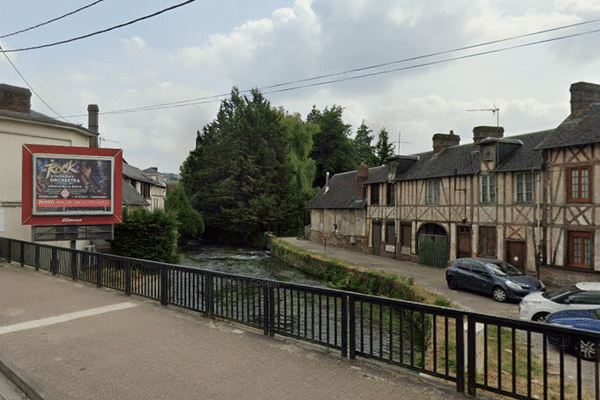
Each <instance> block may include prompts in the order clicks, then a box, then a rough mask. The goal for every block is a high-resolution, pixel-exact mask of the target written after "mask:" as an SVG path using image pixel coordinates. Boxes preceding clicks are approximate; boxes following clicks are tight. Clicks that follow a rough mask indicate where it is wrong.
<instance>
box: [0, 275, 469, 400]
mask: <svg viewBox="0 0 600 400" xmlns="http://www.w3.org/2000/svg"><path fill="white" fill-rule="evenodd" d="M0 293H1V294H2V295H1V296H0V337H1V340H0V361H2V362H3V363H5V364H6V365H8V366H9V367H10V368H11V369H12V370H13V372H15V373H16V374H17V375H18V376H19V377H20V378H21V379H22V380H23V381H25V382H26V383H27V384H28V385H29V386H30V387H31V388H32V389H33V391H34V392H35V393H37V394H38V395H39V396H40V397H41V398H43V399H46V400H68V399H301V398H302V399H405V400H413V399H414V400H417V399H418V400H426V399H445V400H453V399H463V400H464V399H469V397H468V396H465V395H463V394H461V393H457V392H456V389H455V387H454V386H452V385H450V384H447V383H445V382H439V381H437V380H433V379H432V378H428V377H422V376H419V375H415V374H412V373H410V372H407V371H404V370H401V369H399V368H396V367H393V366H386V365H380V364H376V363H371V362H368V361H362V360H355V361H351V360H348V359H343V358H342V357H341V356H340V355H338V354H337V353H333V354H332V353H331V351H328V350H325V349H323V348H319V347H313V346H311V345H308V344H304V343H301V342H297V341H294V340H288V339H285V338H281V337H275V338H270V337H266V336H263V335H262V333H260V332H256V331H253V330H252V329H250V328H246V327H240V326H233V325H231V324H227V323H224V322H219V321H215V320H211V319H207V318H203V317H202V316H201V315H199V314H197V313H191V312H187V311H184V310H181V309H178V308H176V307H163V306H160V305H159V304H158V303H157V302H155V301H151V300H146V299H143V298H139V297H135V296H133V297H127V296H125V295H123V294H122V293H119V292H115V291H112V290H109V289H98V288H96V287H94V286H93V285H87V284H82V283H80V282H74V281H72V280H70V279H66V278H63V277H52V276H50V275H48V274H47V273H45V272H35V271H33V270H32V269H29V268H21V267H19V266H18V265H17V264H11V265H5V266H4V267H0ZM50 317H52V318H50ZM0 390H2V386H1V385H0ZM2 396H4V394H3V393H1V392H0V399H1V398H2ZM6 398H7V399H9V397H6Z"/></svg>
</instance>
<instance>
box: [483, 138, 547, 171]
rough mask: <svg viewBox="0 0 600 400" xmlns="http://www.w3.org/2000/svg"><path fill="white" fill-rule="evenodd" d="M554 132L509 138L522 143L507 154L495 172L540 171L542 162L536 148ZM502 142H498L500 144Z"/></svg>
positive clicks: (541, 157) (540, 154) (541, 155)
mask: <svg viewBox="0 0 600 400" xmlns="http://www.w3.org/2000/svg"><path fill="white" fill-rule="evenodd" d="M553 131H554V130H547V131H541V132H535V133H529V134H526V135H519V136H511V137H510V138H509V139H515V140H518V141H519V142H521V143H522V145H521V146H518V147H516V149H515V150H514V151H513V152H512V153H510V154H508V155H507V156H506V158H505V159H504V160H503V161H501V162H500V163H499V164H498V165H497V166H496V168H495V169H494V171H495V172H509V171H539V170H541V169H542V166H543V163H544V160H543V154H542V152H541V151H539V150H536V147H537V146H538V145H539V144H540V143H541V142H542V141H543V140H544V139H545V138H547V137H548V135H551V134H552V133H553ZM501 143H502V140H500V144H501Z"/></svg>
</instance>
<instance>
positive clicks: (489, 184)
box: [479, 175, 496, 203]
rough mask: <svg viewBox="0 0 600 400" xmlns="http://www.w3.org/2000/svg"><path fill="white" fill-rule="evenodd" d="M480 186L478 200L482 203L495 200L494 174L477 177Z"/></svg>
mask: <svg viewBox="0 0 600 400" xmlns="http://www.w3.org/2000/svg"><path fill="white" fill-rule="evenodd" d="M479 182H480V183H481V187H480V189H481V190H480V193H481V196H480V201H481V202H482V203H495V202H496V175H481V176H480V177H479Z"/></svg>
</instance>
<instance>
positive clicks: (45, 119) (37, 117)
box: [0, 110, 98, 136]
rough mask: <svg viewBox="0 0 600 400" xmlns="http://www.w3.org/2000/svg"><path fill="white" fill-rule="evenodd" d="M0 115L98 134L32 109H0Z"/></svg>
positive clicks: (92, 134)
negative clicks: (22, 111)
mask: <svg viewBox="0 0 600 400" xmlns="http://www.w3.org/2000/svg"><path fill="white" fill-rule="evenodd" d="M0 117H8V118H14V119H21V120H24V121H31V122H38V123H44V124H52V125H58V126H64V127H68V128H75V129H78V130H80V131H82V132H84V133H86V134H87V135H88V136H98V133H97V132H94V131H91V130H89V129H87V128H84V127H83V126H82V125H76V124H72V123H70V122H63V121H59V120H57V119H54V118H51V117H49V116H47V115H44V114H42V113H39V112H37V111H33V110H31V111H30V112H29V113H20V112H15V111H9V110H0Z"/></svg>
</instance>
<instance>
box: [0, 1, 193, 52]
mask: <svg viewBox="0 0 600 400" xmlns="http://www.w3.org/2000/svg"><path fill="white" fill-rule="evenodd" d="M194 1H196V0H187V1H185V2H183V3H179V4H176V5H174V6H171V7H168V8H165V9H163V10H160V11H157V12H155V13H153V14H149V15H146V16H144V17H140V18H136V19H134V20H132V21H129V22H125V23H123V24H119V25H115V26H113V27H110V28H107V29H103V30H100V31H96V32H92V33H88V34H87V35H83V36H78V37H75V38H71V39H67V40H61V41H59V42H54V43H49V44H44V45H40V46H31V47H24V48H21V49H14V50H5V51H4V52H5V53H16V52H22V51H29V50H39V49H45V48H48V47H53V46H58V45H60V44H66V43H71V42H75V41H78V40H81V39H87V38H90V37H92V36H96V35H100V34H102V33H106V32H110V31H113V30H115V29H119V28H123V27H125V26H129V25H133V24H135V23H137V22H140V21H143V20H146V19H149V18H153V17H156V16H157V15H160V14H163V13H165V12H167V11H171V10H174V9H176V8H179V7H183V6H185V5H187V4H190V3H193V2H194Z"/></svg>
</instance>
